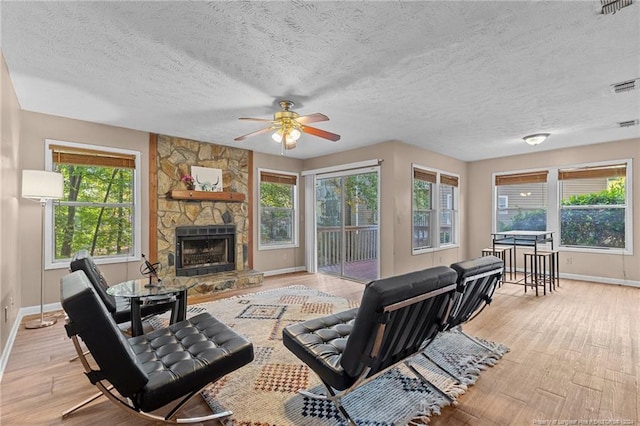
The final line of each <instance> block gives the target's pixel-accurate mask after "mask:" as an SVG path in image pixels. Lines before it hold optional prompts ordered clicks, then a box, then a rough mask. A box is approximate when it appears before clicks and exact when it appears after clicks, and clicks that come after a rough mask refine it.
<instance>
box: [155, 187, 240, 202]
mask: <svg viewBox="0 0 640 426" xmlns="http://www.w3.org/2000/svg"><path fill="white" fill-rule="evenodd" d="M167 197H169V198H173V199H174V200H193V201H226V202H242V201H244V200H245V195H244V194H243V193H241V192H229V191H223V192H210V191H194V190H189V189H173V190H171V191H169V192H168V193H167Z"/></svg>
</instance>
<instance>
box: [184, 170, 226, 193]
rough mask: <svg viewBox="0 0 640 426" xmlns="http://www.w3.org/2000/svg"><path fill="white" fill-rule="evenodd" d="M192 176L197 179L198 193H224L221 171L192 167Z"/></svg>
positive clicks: (196, 187)
mask: <svg viewBox="0 0 640 426" xmlns="http://www.w3.org/2000/svg"><path fill="white" fill-rule="evenodd" d="M191 174H192V175H193V176H194V179H195V188H194V189H195V190H196V191H205V192H222V170H221V169H213V168H210V167H198V166H191Z"/></svg>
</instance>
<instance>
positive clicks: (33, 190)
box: [22, 170, 64, 329]
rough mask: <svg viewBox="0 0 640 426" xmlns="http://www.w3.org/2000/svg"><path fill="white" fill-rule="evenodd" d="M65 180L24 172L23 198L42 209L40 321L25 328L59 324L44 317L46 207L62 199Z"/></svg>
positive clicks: (54, 175)
mask: <svg viewBox="0 0 640 426" xmlns="http://www.w3.org/2000/svg"><path fill="white" fill-rule="evenodd" d="M63 191H64V179H63V176H62V174H61V173H56V172H49V171H45V170H23V171H22V197H23V198H27V199H29V200H33V201H39V202H40V206H41V207H42V208H41V213H40V214H41V220H42V232H41V233H40V255H41V261H42V263H41V265H40V319H36V320H31V321H27V322H26V323H25V325H24V327H25V328H32V329H33V328H43V327H49V326H51V325H53V324H55V323H56V322H57V319H56V318H47V319H45V317H44V265H45V261H46V259H45V247H44V244H45V236H44V233H45V231H46V226H45V225H46V224H45V220H46V217H45V207H46V206H47V201H48V200H56V199H60V198H62V196H63Z"/></svg>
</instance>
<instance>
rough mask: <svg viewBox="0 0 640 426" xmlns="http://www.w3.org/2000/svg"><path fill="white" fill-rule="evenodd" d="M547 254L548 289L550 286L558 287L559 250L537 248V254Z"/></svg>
mask: <svg viewBox="0 0 640 426" xmlns="http://www.w3.org/2000/svg"><path fill="white" fill-rule="evenodd" d="M541 253H542V254H544V255H546V256H549V259H550V262H549V271H548V272H549V278H550V281H549V291H551V286H553V290H555V289H556V287H560V252H559V251H558V250H538V254H541Z"/></svg>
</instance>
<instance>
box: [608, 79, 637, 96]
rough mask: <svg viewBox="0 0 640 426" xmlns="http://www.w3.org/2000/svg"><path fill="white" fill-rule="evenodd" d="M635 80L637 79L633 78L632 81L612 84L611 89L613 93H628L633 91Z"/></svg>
mask: <svg viewBox="0 0 640 426" xmlns="http://www.w3.org/2000/svg"><path fill="white" fill-rule="evenodd" d="M636 80H637V79H635V78H634V79H633V80H628V81H623V82H621V83H616V84H612V85H611V87H612V88H613V93H624V92H630V91H632V90H635V88H636Z"/></svg>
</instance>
